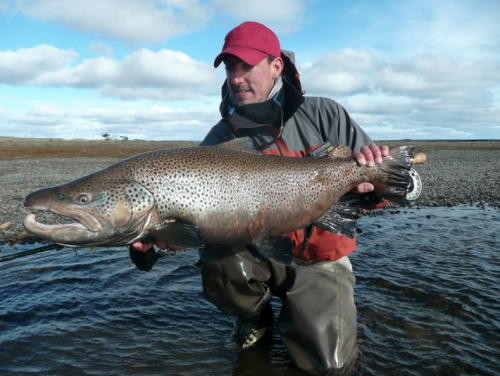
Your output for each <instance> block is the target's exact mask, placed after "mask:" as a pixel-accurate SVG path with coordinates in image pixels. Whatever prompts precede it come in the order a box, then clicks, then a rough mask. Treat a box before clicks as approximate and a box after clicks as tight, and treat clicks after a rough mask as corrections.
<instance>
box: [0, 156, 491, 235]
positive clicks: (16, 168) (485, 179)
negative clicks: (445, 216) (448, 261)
mask: <svg viewBox="0 0 500 376" xmlns="http://www.w3.org/2000/svg"><path fill="white" fill-rule="evenodd" d="M426 154H427V163H426V164H423V165H417V166H415V168H416V170H417V171H418V172H419V174H420V176H421V178H422V182H423V187H424V188H423V193H422V196H420V198H419V199H418V200H417V201H415V202H414V203H413V205H412V206H415V207H428V206H430V207H439V206H456V205H480V206H484V205H490V206H493V207H496V208H500V151H499V150H466V151H464V150H443V151H427V152H426ZM117 160H118V158H80V157H79V158H66V157H63V158H61V157H59V158H42V159H22V160H0V179H1V184H0V243H1V244H5V243H20V242H33V241H36V240H37V239H34V238H33V237H32V236H30V235H29V234H27V233H26V231H25V230H24V227H23V225H22V223H23V219H24V216H25V215H26V214H27V210H26V209H25V208H24V207H23V205H22V200H23V198H24V197H25V196H26V195H27V194H28V193H30V192H32V191H35V190H37V189H40V188H45V187H49V186H53V185H58V184H61V183H64V182H67V181H69V180H72V179H75V178H77V177H80V176H83V175H85V174H88V173H90V172H93V171H97V170H99V169H102V168H104V167H106V166H108V165H110V164H111V163H113V162H115V161H117ZM40 218H43V216H40ZM45 220H46V221H47V220H49V216H45Z"/></svg>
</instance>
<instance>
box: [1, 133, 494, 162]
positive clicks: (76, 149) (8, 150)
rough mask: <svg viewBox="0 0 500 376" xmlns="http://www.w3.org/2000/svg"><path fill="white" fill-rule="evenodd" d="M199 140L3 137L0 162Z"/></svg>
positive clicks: (452, 144)
mask: <svg viewBox="0 0 500 376" xmlns="http://www.w3.org/2000/svg"><path fill="white" fill-rule="evenodd" d="M198 144H199V142H197V141H140V140H133V141H131V140H127V141H117V140H108V141H105V140H62V139H43V138H39V139H34V138H33V139H27V138H12V137H11V138H7V137H0V160H11V159H38V158H48V157H112V158H126V157H130V156H132V155H136V154H140V153H144V152H147V151H151V150H157V149H168V148H174V147H185V146H197V145H198ZM377 144H379V145H383V144H387V145H389V146H397V145H408V144H411V145H415V146H417V148H418V149H419V151H423V152H426V151H431V150H500V140H480V141H476V140H471V141H413V140H399V141H377Z"/></svg>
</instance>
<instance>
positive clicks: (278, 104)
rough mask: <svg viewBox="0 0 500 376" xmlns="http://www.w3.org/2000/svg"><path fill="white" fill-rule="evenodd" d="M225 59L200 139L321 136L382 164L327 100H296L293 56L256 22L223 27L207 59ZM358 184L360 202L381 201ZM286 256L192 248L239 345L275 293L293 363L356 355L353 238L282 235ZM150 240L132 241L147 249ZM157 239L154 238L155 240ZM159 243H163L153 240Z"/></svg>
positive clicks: (308, 150) (269, 144)
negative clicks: (218, 94) (289, 255)
mask: <svg viewBox="0 0 500 376" xmlns="http://www.w3.org/2000/svg"><path fill="white" fill-rule="evenodd" d="M222 62H223V63H224V65H225V68H226V81H225V83H224V85H223V87H222V96H223V98H222V103H221V106H220V111H221V115H222V120H221V121H220V122H219V123H218V124H216V125H215V126H214V127H213V128H212V129H211V131H210V132H209V133H208V135H207V136H206V138H205V139H204V140H203V142H202V145H214V144H219V143H222V142H225V141H228V140H230V139H232V138H234V137H250V138H252V139H253V140H254V142H255V144H256V145H257V148H258V150H260V151H262V153H264V154H273V155H282V156H290V157H291V156H294V157H312V156H314V155H315V151H317V150H321V147H322V146H324V145H325V144H327V143H328V142H329V143H330V144H332V145H347V146H349V147H351V149H353V150H354V156H355V158H356V159H357V161H358V163H359V164H361V165H364V164H367V165H373V164H374V163H381V161H382V157H383V156H386V155H387V154H388V148H387V147H386V146H384V147H382V148H378V147H377V146H376V145H375V144H374V143H373V142H372V140H371V139H370V138H369V137H368V136H367V135H366V134H365V133H364V132H363V130H362V129H361V128H360V127H359V126H358V125H357V124H356V123H355V122H354V121H353V120H352V119H351V118H350V117H349V115H348V114H347V112H346V111H345V110H344V109H343V108H342V107H341V106H340V105H339V104H337V103H336V102H334V101H333V100H330V99H327V98H318V97H305V96H304V95H303V92H302V88H301V83H300V80H299V75H298V73H297V70H296V68H295V65H294V62H293V56H292V55H291V54H290V53H288V52H285V51H282V50H281V47H280V43H279V40H278V38H277V36H276V35H275V34H274V32H272V31H271V30H270V29H268V28H267V27H265V26H264V25H262V24H259V23H256V22H244V23H243V24H241V25H239V26H238V27H236V28H234V29H233V30H231V31H230V32H229V33H228V34H227V36H226V38H225V43H224V46H223V48H222V51H221V53H220V54H219V55H218V56H217V57H216V58H215V61H214V66H215V67H218V66H219V65H220V64H221V63H222ZM372 190H373V186H372V185H371V184H369V183H364V184H361V185H359V186H358V187H357V190H356V191H357V193H360V194H362V193H364V195H362V198H363V199H364V200H365V202H366V203H367V204H368V205H372V204H377V205H383V204H384V200H383V199H381V198H380V197H376V196H373V195H370V194H368V195H367V194H366V193H368V192H370V191H372ZM286 235H287V236H288V237H290V239H291V240H292V242H293V244H294V255H295V258H294V262H293V264H292V265H291V266H288V267H287V266H284V265H283V264H280V263H277V262H275V261H270V260H266V259H263V258H262V257H261V256H260V255H259V254H258V253H257V252H256V250H255V249H253V248H252V246H251V245H249V246H237V247H231V248H229V247H224V248H222V247H213V248H211V249H208V250H203V251H200V263H199V264H200V268H201V275H202V281H203V291H204V294H205V297H206V298H207V299H208V300H209V301H210V302H212V303H213V304H215V305H216V306H217V307H218V308H219V309H220V310H221V311H222V312H223V313H226V314H232V315H236V322H235V325H234V329H233V333H232V339H233V341H234V342H235V343H236V344H237V345H238V346H239V347H241V348H248V347H250V346H253V345H254V344H255V343H256V342H258V341H259V340H260V339H262V338H264V337H265V336H266V335H267V334H268V333H269V331H270V329H271V327H272V325H273V322H274V313H273V309H272V308H271V305H270V300H271V298H272V296H273V295H274V296H278V297H280V298H281V299H282V300H283V305H282V308H281V311H280V314H279V319H278V327H279V330H280V333H281V337H282V340H283V342H284V344H285V346H286V347H287V349H288V352H289V354H290V356H291V358H292V360H293V362H294V363H295V364H296V365H297V366H298V367H299V368H302V369H304V370H307V371H320V372H326V371H329V370H332V369H339V368H342V367H344V366H348V365H351V364H352V363H353V361H354V359H355V357H356V331H357V324H356V307H355V305H354V283H355V278H354V275H353V273H352V266H351V264H350V262H349V259H348V257H347V255H348V254H349V253H351V252H352V251H353V250H354V249H355V239H350V238H347V237H345V236H343V235H338V234H332V233H330V232H328V231H325V230H322V229H319V228H316V227H315V226H310V227H308V228H304V229H300V230H297V231H295V232H293V233H291V234H286ZM151 245H152V244H142V243H135V244H133V246H132V248H131V256H133V255H136V256H137V252H136V251H137V250H139V251H143V252H145V251H147V250H148V249H150V248H151ZM157 245H158V244H157ZM159 245H160V246H165V245H162V244H159Z"/></svg>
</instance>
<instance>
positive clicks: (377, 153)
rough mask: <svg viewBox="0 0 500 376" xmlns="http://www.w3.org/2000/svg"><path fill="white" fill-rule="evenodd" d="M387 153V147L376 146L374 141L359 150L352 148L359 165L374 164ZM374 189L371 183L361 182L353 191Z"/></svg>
mask: <svg viewBox="0 0 500 376" xmlns="http://www.w3.org/2000/svg"><path fill="white" fill-rule="evenodd" d="M388 155H389V147H388V146H387V145H383V146H382V147H380V148H379V147H378V146H377V145H376V144H375V143H372V144H370V146H366V145H363V146H362V147H361V149H360V150H359V151H357V150H354V152H353V156H354V158H355V159H356V161H357V162H358V164H359V165H360V166H367V167H373V166H374V165H375V163H376V164H380V163H382V158H384V157H387V156H388ZM374 189H375V187H374V186H373V184H371V183H361V184H359V185H358V186H356V187H355V188H354V189H353V191H354V192H356V193H368V192H371V191H373V190H374Z"/></svg>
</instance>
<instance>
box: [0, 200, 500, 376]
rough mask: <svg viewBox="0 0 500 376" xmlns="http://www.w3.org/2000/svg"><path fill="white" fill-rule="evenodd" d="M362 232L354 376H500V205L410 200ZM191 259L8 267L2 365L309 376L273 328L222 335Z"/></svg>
mask: <svg viewBox="0 0 500 376" xmlns="http://www.w3.org/2000/svg"><path fill="white" fill-rule="evenodd" d="M360 227H362V229H363V233H362V234H360V235H359V246H358V249H357V250H356V252H354V254H353V255H352V257H351V261H352V263H353V265H354V270H355V274H356V277H357V285H356V301H357V307H358V322H359V326H358V345H359V350H360V355H359V358H358V362H357V365H356V369H355V371H354V375H498V374H500V366H499V365H498V364H499V361H500V288H499V287H498V283H499V281H500V256H499V249H500V236H499V234H498V232H499V229H500V212H499V211H498V210H493V209H478V208H475V207H460V208H457V207H456V208H446V209H445V208H432V209H406V210H402V211H401V212H399V213H392V214H389V215H385V216H378V217H365V218H363V219H362V220H361V221H360ZM19 250H21V249H19ZM7 251H8V252H12V250H11V249H7ZM196 260H197V253H196V252H195V251H186V252H182V253H178V254H176V255H169V256H167V257H164V258H162V259H160V260H159V261H158V263H157V264H156V265H155V268H154V269H153V270H152V271H151V272H149V273H143V272H139V271H138V270H136V269H134V268H133V267H132V266H131V264H130V261H129V260H128V256H127V253H126V251H125V250H124V249H123V248H101V249H96V250H95V252H93V253H91V252H90V250H88V249H87V250H79V251H78V252H77V254H75V253H74V251H71V250H67V249H65V250H62V251H50V252H46V253H44V254H39V255H33V256H27V257H24V258H21V259H18V260H14V261H8V262H5V263H2V264H0V281H1V282H0V374H26V375H29V374H50V375H66V374H71V373H74V374H88V375H102V374H117V375H138V374H148V375H218V376H223V375H303V373H302V372H300V371H298V370H297V369H296V368H294V367H293V365H292V364H291V362H290V360H289V359H288V356H287V353H286V350H285V349H284V347H283V345H282V343H281V342H280V340H279V336H278V334H277V333H276V332H277V331H276V330H275V334H274V335H273V341H271V342H270V343H268V344H267V345H266V346H264V347H263V348H258V349H252V350H250V351H245V352H239V351H237V350H236V349H234V348H232V347H231V346H230V345H229V344H227V343H226V338H227V337H228V335H229V333H230V331H231V327H232V319H231V318H229V317H226V316H223V315H221V314H219V313H218V311H217V310H216V309H215V308H214V307H213V306H211V305H210V304H209V303H207V302H206V301H205V300H204V299H203V296H202V293H201V281H200V277H199V274H198V269H197V268H196V266H194V263H195V262H196ZM273 305H274V306H275V309H279V300H276V301H273Z"/></svg>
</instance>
